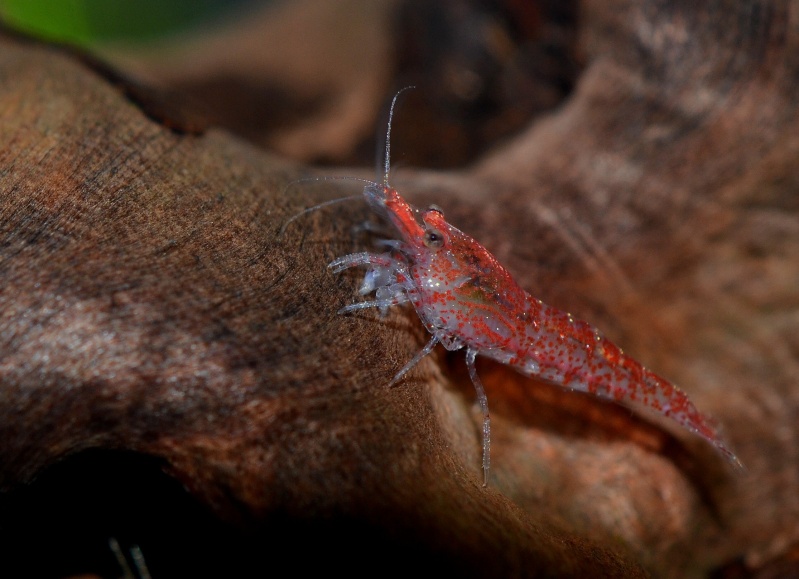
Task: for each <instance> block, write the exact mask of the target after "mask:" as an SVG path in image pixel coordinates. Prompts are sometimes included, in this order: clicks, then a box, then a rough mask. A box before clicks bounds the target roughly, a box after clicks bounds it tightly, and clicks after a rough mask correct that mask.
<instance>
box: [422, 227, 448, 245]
mask: <svg viewBox="0 0 799 579" xmlns="http://www.w3.org/2000/svg"><path fill="white" fill-rule="evenodd" d="M424 244H425V247H428V248H429V249H441V247H443V245H444V235H443V234H442V233H441V232H440V231H438V230H436V229H428V230H427V231H425V232H424Z"/></svg>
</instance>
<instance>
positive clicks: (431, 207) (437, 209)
mask: <svg viewBox="0 0 799 579" xmlns="http://www.w3.org/2000/svg"><path fill="white" fill-rule="evenodd" d="M427 210H428V211H435V212H436V213H440V214H441V215H444V210H443V209H441V207H439V206H438V205H436V204H435V203H433V204H432V205H428V206H427Z"/></svg>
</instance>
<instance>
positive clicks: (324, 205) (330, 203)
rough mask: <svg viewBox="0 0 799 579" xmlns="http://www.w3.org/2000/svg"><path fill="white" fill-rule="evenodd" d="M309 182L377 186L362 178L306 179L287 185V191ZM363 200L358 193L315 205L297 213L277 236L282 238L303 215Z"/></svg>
mask: <svg viewBox="0 0 799 579" xmlns="http://www.w3.org/2000/svg"><path fill="white" fill-rule="evenodd" d="M308 181H358V182H361V183H366V184H368V185H375V184H376V183H375V182H374V181H370V180H369V179H361V178H360V177H343V176H342V177H337V176H328V177H306V178H305V179H297V180H296V181H292V182H291V183H289V184H288V185H286V189H288V188H289V187H291V186H292V185H295V184H297V183H305V182H308ZM362 198H363V195H362V194H360V193H358V194H357V195H347V196H346V197H339V198H337V199H331V200H330V201H324V202H323V203H319V204H318V205H314V206H313V207H308V208H307V209H303V210H302V211H300V212H299V213H296V214H294V215H292V216H291V217H290V218H289V219H288V221H286V222H285V223H284V224H283V226H282V227H281V228H280V231H279V232H278V234H277V236H278V237H282V236H283V233H285V231H286V228H287V227H288V226H289V225H290V224H291V223H293V222H294V221H296V220H297V219H299V218H300V217H302V216H303V215H307V214H308V213H312V212H314V211H316V210H317V209H321V208H322V207H327V206H329V205H335V204H336V203H341V202H343V201H354V200H356V199H362Z"/></svg>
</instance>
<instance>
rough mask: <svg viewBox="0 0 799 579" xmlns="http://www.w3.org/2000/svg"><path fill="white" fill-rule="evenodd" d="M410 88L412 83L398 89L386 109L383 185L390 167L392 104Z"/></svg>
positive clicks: (386, 181)
mask: <svg viewBox="0 0 799 579" xmlns="http://www.w3.org/2000/svg"><path fill="white" fill-rule="evenodd" d="M412 88H416V87H415V86H414V85H410V86H406V87H405V88H401V89H400V90H398V91H397V94H395V95H394V98H393V99H392V101H391V108H390V109H389V110H388V128H387V129H386V158H385V166H384V168H385V173H384V174H383V185H385V186H386V187H388V172H389V169H391V121H393V120H394V105H396V104H397V99H398V98H399V95H401V94H402V93H404V92H405V91H406V90H409V89H412Z"/></svg>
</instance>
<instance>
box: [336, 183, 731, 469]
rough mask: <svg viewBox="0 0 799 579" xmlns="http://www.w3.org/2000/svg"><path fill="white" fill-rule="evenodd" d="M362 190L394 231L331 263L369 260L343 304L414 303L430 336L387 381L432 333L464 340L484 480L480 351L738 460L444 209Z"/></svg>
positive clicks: (670, 394) (659, 386) (460, 343)
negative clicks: (659, 422) (644, 412)
mask: <svg viewBox="0 0 799 579" xmlns="http://www.w3.org/2000/svg"><path fill="white" fill-rule="evenodd" d="M364 196H365V198H366V200H367V202H368V203H369V205H370V207H371V208H372V209H373V210H374V211H375V213H377V214H378V215H380V216H382V217H384V218H386V219H387V220H388V221H389V222H390V223H391V224H392V225H393V226H394V228H395V229H396V230H397V232H398V234H399V240H398V241H392V242H389V246H390V247H391V251H389V252H387V253H383V254H375V253H356V254H351V255H346V256H344V257H341V258H339V259H336V260H335V261H333V262H332V263H331V264H330V267H331V268H332V269H333V270H334V271H336V272H338V271H342V270H344V269H346V268H350V267H355V266H367V267H368V268H369V270H368V272H367V275H366V277H365V280H364V285H363V287H362V288H361V293H362V294H367V293H371V292H375V298H376V299H375V300H372V301H363V302H358V303H355V304H351V305H349V306H346V307H345V308H343V309H342V310H341V311H342V312H351V311H354V310H359V309H363V308H370V307H379V308H382V309H385V308H388V307H389V306H392V305H396V304H402V303H405V302H410V303H411V304H413V307H414V308H415V310H416V313H417V314H418V315H419V318H420V319H421V320H422V323H424V325H425V327H426V328H427V331H428V332H430V334H431V339H430V341H429V342H428V343H427V345H426V346H425V347H424V348H423V349H422V350H421V351H420V352H419V353H418V354H417V355H416V356H415V357H414V358H413V359H412V360H411V361H410V362H409V363H408V364H406V365H405V366H404V367H403V368H402V369H401V370H400V371H399V372H398V373H397V375H396V376H395V377H394V379H393V381H392V383H396V382H397V381H398V380H399V379H400V378H401V377H402V376H403V375H404V374H405V373H406V372H407V371H408V370H410V369H411V368H412V367H413V366H414V365H416V363H417V362H419V360H421V359H422V358H423V357H424V356H425V355H427V354H428V353H429V352H430V351H432V349H433V348H434V347H435V345H436V344H437V343H439V342H440V343H441V344H443V345H444V347H446V348H447V349H448V350H457V349H460V348H466V364H467V368H468V370H469V375H470V377H471V379H472V382H473V383H474V386H475V389H476V391H477V400H478V403H479V404H480V406H481V409H482V411H483V475H484V482H485V481H487V479H488V471H489V449H490V419H489V414H488V405H487V401H486V396H485V392H484V389H483V386H482V383H481V382H480V379H479V377H478V376H477V371H476V368H475V358H476V356H477V355H481V356H486V357H488V358H492V359H494V360H497V361H498V362H501V363H503V364H507V365H509V366H512V367H513V368H515V369H516V370H518V371H519V372H521V373H522V374H525V375H528V376H535V377H537V378H540V379H543V380H547V381H549V382H552V383H555V384H558V385H560V386H563V387H566V388H570V389H574V390H580V391H583V392H588V393H591V394H594V395H596V396H599V397H602V398H608V399H611V400H615V401H618V402H632V403H638V404H643V405H644V406H647V407H649V408H651V409H653V410H655V411H657V412H659V413H660V414H662V415H664V416H667V417H669V418H671V419H673V420H674V421H676V422H677V423H678V424H680V425H681V426H683V427H685V428H687V429H688V430H690V431H692V432H695V433H697V434H699V435H700V436H702V437H704V438H705V439H707V440H708V441H709V442H710V443H711V444H713V445H714V446H716V448H718V449H719V451H720V452H721V453H722V454H723V455H724V456H725V457H726V458H727V459H728V460H729V461H730V462H732V463H733V464H735V465H738V466H740V462H739V461H738V459H737V458H736V456H735V455H734V454H733V453H732V451H731V450H730V449H729V448H728V447H727V445H726V444H725V443H724V441H723V440H722V439H721V438H720V437H719V435H718V433H717V432H716V430H715V429H714V428H713V427H712V425H711V424H710V421H709V420H708V419H707V418H705V417H704V416H703V415H702V414H701V413H700V412H699V411H698V410H697V409H696V407H695V406H694V405H693V403H692V402H691V401H690V400H689V399H688V397H687V395H686V394H685V393H684V392H682V391H681V390H680V389H678V388H677V387H676V386H674V385H673V384H671V383H670V382H668V381H667V380H665V379H663V378H661V377H659V376H657V375H656V374H654V373H652V372H650V371H649V370H647V369H646V368H644V367H643V366H642V365H641V364H639V363H638V362H637V361H635V360H634V359H632V358H630V357H629V356H626V355H625V354H624V353H623V352H622V351H621V349H620V348H618V347H617V346H616V345H614V344H613V343H612V342H611V341H610V340H608V339H607V338H605V337H604V336H603V335H602V334H601V332H599V330H597V329H596V328H594V327H593V326H591V325H589V324H588V323H586V322H583V321H580V320H576V319H574V318H573V317H572V316H571V315H570V314H568V313H565V312H562V311H560V310H558V309H556V308H553V307H551V306H548V305H546V304H544V303H543V302H541V301H540V300H538V299H536V298H534V297H532V296H530V295H529V294H528V293H527V292H525V291H524V290H523V289H522V288H521V287H520V286H519V285H518V284H517V283H516V282H515V281H514V280H513V278H512V277H511V275H510V273H508V271H507V270H506V269H505V268H504V267H502V265H500V264H499V262H497V260H496V258H495V257H494V256H493V255H491V253H489V252H488V250H487V249H485V248H484V247H483V246H482V245H480V244H479V243H478V242H477V241H475V240H474V239H472V238H471V237H469V236H468V235H466V234H465V233H463V232H462V231H460V230H458V229H457V228H455V227H453V226H452V225H450V224H449V223H447V221H446V220H445V219H444V215H443V213H442V211H441V209H439V208H438V207H435V206H432V207H430V208H428V209H426V210H418V209H415V208H414V207H412V206H411V205H410V204H409V203H408V202H407V201H405V199H403V198H402V197H401V196H400V194H399V193H398V192H397V191H396V190H395V189H393V188H391V187H389V186H388V185H379V184H376V183H375V184H371V185H368V186H367V187H365V189H364Z"/></svg>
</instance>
